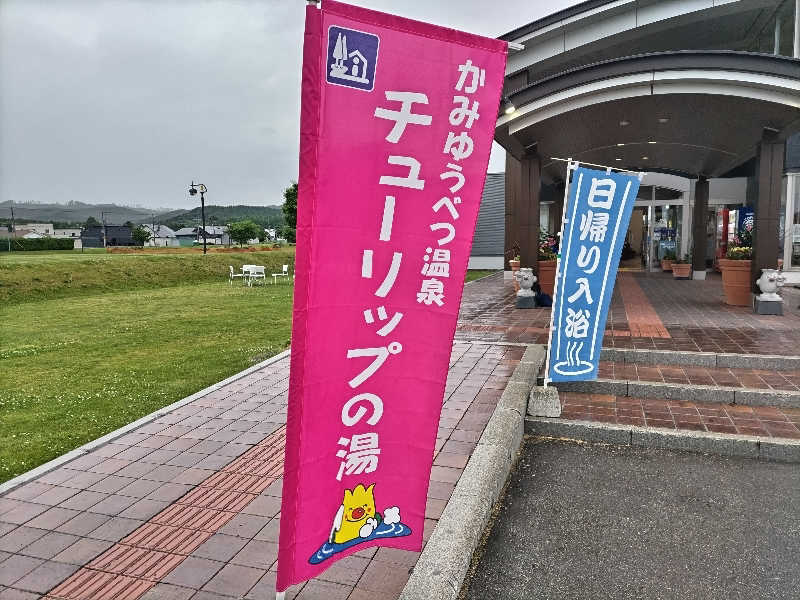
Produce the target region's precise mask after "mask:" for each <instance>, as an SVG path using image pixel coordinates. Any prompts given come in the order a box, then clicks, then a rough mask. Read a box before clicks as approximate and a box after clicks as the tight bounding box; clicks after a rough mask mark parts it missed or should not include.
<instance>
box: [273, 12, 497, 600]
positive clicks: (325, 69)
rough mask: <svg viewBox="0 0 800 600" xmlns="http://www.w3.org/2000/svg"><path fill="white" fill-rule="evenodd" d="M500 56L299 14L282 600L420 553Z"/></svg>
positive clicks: (392, 25)
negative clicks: (350, 565)
mask: <svg viewBox="0 0 800 600" xmlns="http://www.w3.org/2000/svg"><path fill="white" fill-rule="evenodd" d="M506 49H507V45H506V42H503V41H498V40H494V39H489V38H484V37H479V36H475V35H471V34H467V33H463V32H460V31H455V30H452V29H446V28H443V27H436V26H433V25H428V24H425V23H419V22H417V21H410V20H408V19H402V18H399V17H395V16H391V15H386V14H383V13H378V12H374V11H370V10H366V9H362V8H357V7H352V6H348V5H345V4H340V3H338V2H331V1H325V2H324V3H323V6H322V9H318V8H316V7H315V6H309V7H308V8H307V11H306V32H305V44H304V49H303V83H302V110H301V126H300V129H301V131H300V181H299V197H298V215H297V257H296V273H297V278H296V282H295V297H294V321H293V326H292V352H291V365H292V366H291V375H290V384H289V413H288V418H287V434H286V462H285V471H284V482H283V502H282V506H281V527H280V549H279V554H278V580H277V581H278V585H277V587H278V590H281V591H282V590H285V589H286V588H287V587H289V586H290V585H292V584H294V583H298V582H300V581H303V580H306V579H309V578H311V577H314V576H315V575H317V574H318V573H320V572H322V571H324V570H325V569H326V568H327V567H329V566H330V565H331V564H332V563H333V562H335V561H336V560H338V559H340V558H344V557H345V556H348V555H350V554H353V553H355V552H357V551H359V550H363V549H365V548H370V547H373V546H378V545H380V546H391V547H394V548H403V549H406V550H416V551H418V550H420V549H421V547H422V530H423V525H424V521H425V503H426V495H427V490H428V481H429V478H430V472H431V465H432V462H433V456H434V447H435V441H436V437H437V435H436V434H437V428H438V422H439V414H440V411H441V407H442V401H443V397H444V389H445V382H446V378H447V369H448V365H449V360H450V353H451V346H452V341H453V334H454V332H455V327H456V321H457V317H458V308H459V304H460V301H461V292H462V288H463V283H464V275H465V273H466V268H467V261H468V259H469V253H470V246H471V244H472V236H473V232H474V229H475V221H476V219H477V215H478V207H479V205H480V200H481V191H482V189H483V183H484V178H485V176H486V167H487V163H488V160H489V153H490V149H491V143H492V137H493V135H494V124H495V120H496V117H497V110H498V104H499V101H500V92H501V89H502V85H503V76H504V69H505V62H506Z"/></svg>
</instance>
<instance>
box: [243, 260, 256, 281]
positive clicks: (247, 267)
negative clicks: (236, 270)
mask: <svg viewBox="0 0 800 600" xmlns="http://www.w3.org/2000/svg"><path fill="white" fill-rule="evenodd" d="M253 267H255V265H242V277H244V282H245V283H246V284H247V285H250V270H251V269H252V268H253Z"/></svg>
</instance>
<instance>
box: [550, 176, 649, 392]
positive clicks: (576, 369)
mask: <svg viewBox="0 0 800 600" xmlns="http://www.w3.org/2000/svg"><path fill="white" fill-rule="evenodd" d="M638 191H639V177H638V176H637V175H623V174H620V173H610V174H609V173H606V172H605V171H594V170H591V169H585V168H583V167H579V168H577V169H575V171H574V173H573V175H572V182H571V184H570V191H569V198H568V202H567V207H566V208H565V210H566V213H565V216H566V221H565V223H564V235H563V240H562V242H561V254H560V258H559V264H558V272H557V277H556V291H555V299H554V303H553V304H554V305H553V337H552V343H551V344H550V348H549V352H550V369H549V371H548V379H549V380H550V381H583V380H587V379H596V378H597V365H598V363H599V362H600V348H601V347H602V345H603V333H604V331H605V327H606V317H607V316H608V306H609V304H610V303H611V295H612V294H613V292H614V282H615V280H616V277H617V266H618V264H619V258H620V254H621V252H622V246H623V245H624V243H625V236H626V234H627V231H628V222H629V221H630V218H631V211H632V210H633V203H634V201H635V199H636V194H637V192H638Z"/></svg>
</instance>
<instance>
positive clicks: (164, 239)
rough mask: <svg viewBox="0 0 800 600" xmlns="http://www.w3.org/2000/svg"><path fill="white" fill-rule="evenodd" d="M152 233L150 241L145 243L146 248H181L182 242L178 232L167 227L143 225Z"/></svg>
mask: <svg viewBox="0 0 800 600" xmlns="http://www.w3.org/2000/svg"><path fill="white" fill-rule="evenodd" d="M142 227H144V228H145V229H146V230H147V231H149V232H150V236H151V237H150V239H149V240H147V242H145V244H144V245H145V246H155V247H159V248H171V247H175V246H180V245H181V244H180V241H179V240H178V238H177V236H176V232H175V231H174V230H173V229H171V228H169V227H167V226H166V225H142Z"/></svg>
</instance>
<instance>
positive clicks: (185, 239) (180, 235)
mask: <svg viewBox="0 0 800 600" xmlns="http://www.w3.org/2000/svg"><path fill="white" fill-rule="evenodd" d="M175 238H176V239H177V240H178V243H179V244H180V245H181V246H191V245H193V244H194V243H195V242H196V241H197V227H182V228H181V229H178V231H176V232H175Z"/></svg>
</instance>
